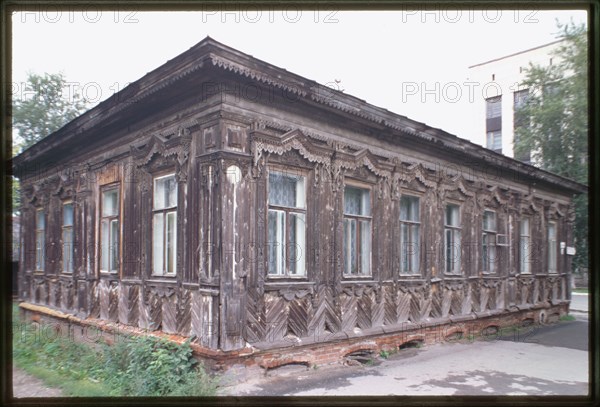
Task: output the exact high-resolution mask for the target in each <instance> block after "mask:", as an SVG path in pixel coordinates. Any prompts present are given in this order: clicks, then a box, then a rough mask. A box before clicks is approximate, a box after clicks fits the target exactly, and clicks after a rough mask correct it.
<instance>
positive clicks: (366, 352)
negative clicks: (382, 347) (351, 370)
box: [344, 349, 374, 365]
mask: <svg viewBox="0 0 600 407" xmlns="http://www.w3.org/2000/svg"><path fill="white" fill-rule="evenodd" d="M373 357H374V352H373V351H372V350H371V349H359V350H355V351H354V352H350V353H348V354H347V355H346V356H344V359H346V360H347V361H354V362H359V363H361V364H363V365H364V364H367V363H372V362H373Z"/></svg>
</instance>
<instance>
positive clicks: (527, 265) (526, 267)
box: [519, 218, 531, 274]
mask: <svg viewBox="0 0 600 407" xmlns="http://www.w3.org/2000/svg"><path fill="white" fill-rule="evenodd" d="M519 237H520V239H519V242H520V245H519V264H520V268H519V270H520V271H521V273H523V274H529V273H531V262H530V259H531V232H530V229H529V218H523V219H521V224H520V225H519Z"/></svg>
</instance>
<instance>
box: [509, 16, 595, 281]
mask: <svg viewBox="0 0 600 407" xmlns="http://www.w3.org/2000/svg"><path fill="white" fill-rule="evenodd" d="M558 28H559V31H560V33H559V36H558V37H559V38H560V39H562V40H563V42H562V45H561V46H560V47H558V48H557V49H556V51H555V52H554V53H553V55H552V57H553V60H556V62H557V63H556V64H553V65H550V66H547V67H542V66H539V65H534V64H531V63H530V64H529V68H528V69H527V76H526V79H525V81H524V82H523V83H522V88H523V89H529V95H528V98H527V101H526V102H525V103H524V104H523V105H522V107H521V108H520V109H519V111H518V114H519V116H520V117H522V118H527V121H526V123H527V124H526V125H521V126H519V127H517V129H516V137H515V155H519V156H521V155H523V154H527V152H529V151H530V152H531V153H532V161H533V162H534V163H535V165H539V166H540V167H542V168H543V169H546V170H548V171H551V172H554V173H556V174H558V175H562V176H564V177H567V178H571V179H573V180H575V181H578V182H581V183H583V184H587V183H588V139H587V135H588V102H587V94H588V58H587V29H586V27H585V25H583V24H582V25H576V24H574V23H573V22H572V21H571V22H570V23H568V24H564V25H562V24H560V23H559V24H558ZM574 206H575V225H574V240H575V246H576V250H577V253H576V255H575V257H574V259H573V265H574V267H575V269H576V270H577V269H579V268H582V267H584V268H587V266H588V241H587V240H588V197H587V195H586V194H582V195H580V196H577V197H575V199H574Z"/></svg>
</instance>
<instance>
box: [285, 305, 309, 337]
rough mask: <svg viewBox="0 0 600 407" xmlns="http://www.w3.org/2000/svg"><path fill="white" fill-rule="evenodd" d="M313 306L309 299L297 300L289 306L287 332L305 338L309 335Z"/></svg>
mask: <svg viewBox="0 0 600 407" xmlns="http://www.w3.org/2000/svg"><path fill="white" fill-rule="evenodd" d="M311 311H312V304H311V301H310V298H309V297H304V298H296V299H293V300H292V301H290V302H289V304H288V327H287V332H288V333H291V334H293V335H296V336H297V337H298V338H303V337H305V336H307V335H308V323H309V321H310V314H311Z"/></svg>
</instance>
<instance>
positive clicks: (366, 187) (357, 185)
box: [340, 178, 374, 279]
mask: <svg viewBox="0 0 600 407" xmlns="http://www.w3.org/2000/svg"><path fill="white" fill-rule="evenodd" d="M347 187H350V188H354V189H359V190H362V191H363V192H364V191H366V192H368V194H369V215H368V216H367V215H352V214H346V210H345V206H346V203H345V195H346V188H347ZM340 195H341V199H342V220H343V223H344V227H343V232H342V248H343V249H342V250H343V252H342V277H343V278H344V279H357V278H358V279H370V278H373V209H374V207H373V185H371V184H368V183H366V182H361V181H357V180H354V179H350V178H345V179H344V185H343V188H342V193H341V194H340ZM346 220H355V221H356V224H357V225H359V224H361V223H360V222H368V228H369V231H368V234H367V236H368V239H369V249H368V257H369V258H368V261H369V270H368V272H367V273H364V272H360V273H347V272H346V255H345V252H346ZM361 228H362V226H361ZM361 228H358V227H357V228H356V244H357V260H356V262H357V265H358V267H359V270H360V271H362V270H361V269H362V264H361V263H362V262H361V260H362V256H363V253H362V250H363V247H362V242H361V241H360V232H361Z"/></svg>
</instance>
